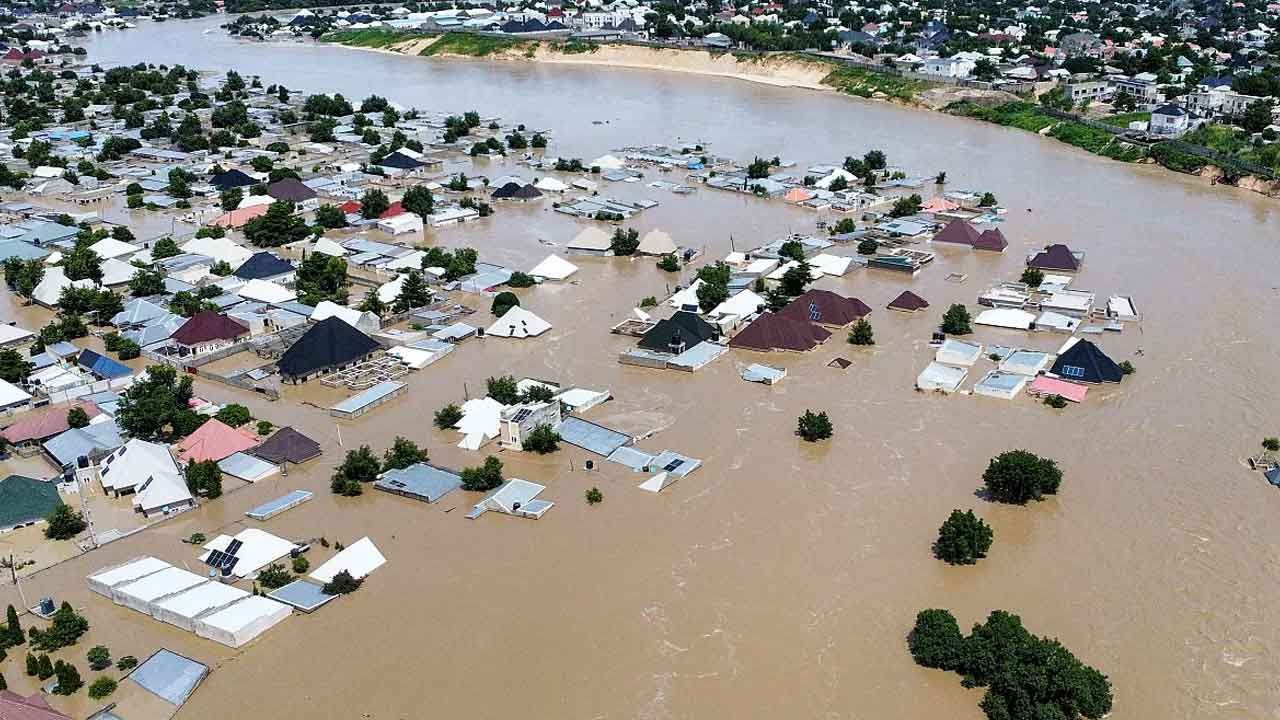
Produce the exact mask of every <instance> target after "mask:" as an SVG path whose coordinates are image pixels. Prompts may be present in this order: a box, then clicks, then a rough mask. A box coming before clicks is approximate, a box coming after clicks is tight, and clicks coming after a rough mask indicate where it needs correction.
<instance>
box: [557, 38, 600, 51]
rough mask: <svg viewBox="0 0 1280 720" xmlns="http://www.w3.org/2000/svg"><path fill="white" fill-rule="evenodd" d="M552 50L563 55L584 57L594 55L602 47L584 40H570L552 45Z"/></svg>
mask: <svg viewBox="0 0 1280 720" xmlns="http://www.w3.org/2000/svg"><path fill="white" fill-rule="evenodd" d="M551 49H552V50H554V51H555V52H558V53H560V54H562V55H583V54H590V53H594V52H595V51H597V50H599V49H600V45H599V44H598V43H593V42H584V41H582V40H568V41H566V42H561V43H552V44H551Z"/></svg>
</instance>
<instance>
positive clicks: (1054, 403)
mask: <svg viewBox="0 0 1280 720" xmlns="http://www.w3.org/2000/svg"><path fill="white" fill-rule="evenodd" d="M1044 404H1045V405H1048V406H1049V407H1051V408H1053V409H1055V410H1061V409H1062V408H1064V407H1066V406H1067V399H1066V398H1064V397H1062V396H1061V395H1046V396H1045V398H1044Z"/></svg>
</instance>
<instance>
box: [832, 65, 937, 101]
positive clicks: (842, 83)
mask: <svg viewBox="0 0 1280 720" xmlns="http://www.w3.org/2000/svg"><path fill="white" fill-rule="evenodd" d="M822 84H823V85H827V86H829V87H833V88H835V89H836V90H839V91H840V92H842V93H847V94H849V95H857V96H858V97H865V98H869V97H874V96H875V94H876V93H882V94H884V95H886V96H888V97H890V98H893V99H895V100H903V101H907V102H910V101H913V100H915V97H916V94H917V93H920V92H921V91H923V90H927V89H929V88H930V87H933V85H932V83H928V82H925V81H923V80H913V79H911V78H905V77H899V76H897V75H890V74H888V73H880V72H875V71H874V70H868V69H866V68H857V67H848V66H841V67H837V68H835V69H834V70H832V71H831V72H830V73H829V74H828V75H827V76H826V77H825V78H823V79H822Z"/></svg>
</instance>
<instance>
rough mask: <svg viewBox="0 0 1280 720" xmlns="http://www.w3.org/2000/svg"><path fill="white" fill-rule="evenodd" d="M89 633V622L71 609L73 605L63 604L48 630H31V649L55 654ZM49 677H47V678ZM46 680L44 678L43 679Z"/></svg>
mask: <svg viewBox="0 0 1280 720" xmlns="http://www.w3.org/2000/svg"><path fill="white" fill-rule="evenodd" d="M88 631H89V621H88V620H85V619H84V618H83V617H81V616H80V615H79V614H77V613H76V611H75V610H74V609H72V607H71V603H68V602H65V601H64V602H63V603H62V605H61V606H59V607H58V610H57V611H56V612H54V613H53V618H52V620H51V621H50V622H49V627H48V629H46V630H40V629H38V628H31V630H29V631H28V634H29V635H30V636H31V648H32V649H33V650H39V651H40V652H54V651H56V650H59V649H61V648H64V647H70V646H72V645H75V644H76V642H77V641H78V640H80V636H81V635H84V634H85V633H86V632H88ZM40 662H41V665H42V666H43V665H44V659H43V658H42V659H41V661H40ZM45 677H47V676H45ZM41 679H42V680H43V679H44V678H43V677H42V678H41Z"/></svg>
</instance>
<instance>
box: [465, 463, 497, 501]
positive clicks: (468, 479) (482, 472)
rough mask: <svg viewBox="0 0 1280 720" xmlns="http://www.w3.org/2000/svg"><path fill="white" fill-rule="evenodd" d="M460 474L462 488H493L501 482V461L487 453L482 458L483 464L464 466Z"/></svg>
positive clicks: (482, 489)
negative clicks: (486, 455)
mask: <svg viewBox="0 0 1280 720" xmlns="http://www.w3.org/2000/svg"><path fill="white" fill-rule="evenodd" d="M461 474H462V489H463V490H476V491H481V492H483V491H488V490H493V489H494V488H496V487H498V486H499V485H501V484H502V480H503V478H502V461H501V460H499V459H498V458H496V457H494V456H492V455H489V456H488V457H486V458H485V459H484V465H481V466H480V467H469V468H465V469H463V471H462V473H461Z"/></svg>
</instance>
